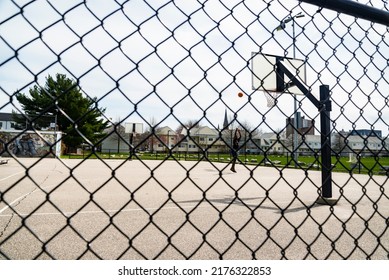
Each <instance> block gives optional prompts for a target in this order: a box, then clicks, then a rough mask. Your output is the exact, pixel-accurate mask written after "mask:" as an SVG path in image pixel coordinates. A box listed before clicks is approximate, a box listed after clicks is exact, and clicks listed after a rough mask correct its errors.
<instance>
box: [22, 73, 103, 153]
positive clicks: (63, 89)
mask: <svg viewBox="0 0 389 280" xmlns="http://www.w3.org/2000/svg"><path fill="white" fill-rule="evenodd" d="M16 99H17V100H18V101H19V103H20V104H21V106H22V109H23V111H24V115H25V118H18V117H16V114H14V119H15V121H16V122H17V123H19V124H20V125H25V124H26V123H27V124H28V127H27V128H26V129H32V128H33V129H41V128H42V127H48V125H47V123H48V121H50V122H53V120H54V119H55V120H56V125H57V127H58V130H60V131H62V132H64V136H63V143H64V144H65V145H66V146H67V148H69V149H71V150H74V149H75V148H77V147H78V146H80V145H81V144H82V143H84V142H86V143H88V144H92V145H95V144H96V143H97V142H98V141H99V140H100V139H101V138H102V137H103V136H104V132H103V131H104V129H106V128H107V126H108V121H106V120H104V118H103V114H104V112H105V108H104V109H102V108H98V106H97V105H98V104H97V102H96V98H90V97H89V96H87V97H84V96H83V94H82V92H81V90H80V88H79V87H78V84H77V83H76V82H75V81H73V80H71V79H69V78H67V77H66V75H63V74H57V75H56V77H55V79H54V78H53V77H51V76H50V75H49V76H48V77H47V78H46V84H45V86H44V87H41V86H38V85H35V86H34V87H33V88H30V89H29V95H26V94H24V93H21V92H17V93H16ZM26 120H27V121H26Z"/></svg>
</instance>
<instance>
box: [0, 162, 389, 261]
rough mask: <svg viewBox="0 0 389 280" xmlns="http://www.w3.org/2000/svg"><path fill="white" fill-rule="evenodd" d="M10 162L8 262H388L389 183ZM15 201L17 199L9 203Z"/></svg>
mask: <svg viewBox="0 0 389 280" xmlns="http://www.w3.org/2000/svg"><path fill="white" fill-rule="evenodd" d="M37 160H38V159H32V158H29V159H19V162H18V161H16V160H15V159H12V160H10V161H9V163H8V164H6V165H2V166H0V191H1V199H0V259H34V258H38V259H51V258H55V259H78V258H81V259H97V258H102V259H117V258H122V259H143V258H147V259H155V258H158V259H185V258H191V259H219V258H223V259H253V258H255V259H283V258H287V259H315V258H317V259H327V258H328V259H343V258H348V259H366V258H371V259H388V258H389V255H388V254H389V229H388V227H389V221H388V217H389V191H388V186H389V184H388V177H387V176H374V177H369V176H368V175H359V174H354V175H353V176H350V174H346V173H333V182H334V183H333V194H334V197H337V198H339V201H338V203H337V205H336V206H333V207H331V206H328V205H319V204H316V203H315V201H316V199H317V197H318V188H319V187H320V182H321V173H320V172H318V171H309V172H305V171H303V170H293V169H284V170H280V169H277V168H274V167H262V166H261V167H255V166H251V167H250V166H248V167H246V166H243V165H238V166H237V171H238V172H237V173H232V172H231V171H230V170H229V168H228V167H227V166H226V164H222V163H213V164H211V163H209V162H205V161H202V162H195V161H179V162H176V161H165V162H162V161H139V160H133V161H124V160H105V161H100V160H86V161H82V160H67V159H62V160H59V159H44V160H40V161H39V162H37ZM4 201H6V202H7V204H6V203H4Z"/></svg>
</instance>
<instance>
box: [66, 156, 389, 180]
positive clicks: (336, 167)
mask: <svg viewBox="0 0 389 280" xmlns="http://www.w3.org/2000/svg"><path fill="white" fill-rule="evenodd" d="M63 157H64V158H85V159H86V158H90V159H93V158H95V159H96V158H101V159H127V158H128V157H129V154H128V153H89V152H85V153H83V154H82V155H74V154H72V155H64V156H63ZM132 159H141V160H190V161H198V160H209V161H211V162H225V163H228V162H230V160H231V155H229V154H222V153H215V154H214V153H212V154H211V153H209V154H208V155H207V156H204V155H203V154H202V153H193V154H190V153H188V154H186V153H172V154H167V153H141V152H140V153H136V155H133V156H132ZM239 160H240V162H241V163H242V164H247V165H262V166H263V165H267V166H273V167H277V168H296V167H295V162H294V161H293V159H292V157H291V156H285V155H267V156H266V157H265V156H264V155H249V154H247V155H244V154H243V155H242V154H241V155H239ZM320 161H321V159H320V157H318V158H315V157H314V156H299V158H298V165H297V168H301V169H314V170H320V167H321V164H320ZM332 165H333V171H334V172H347V173H349V172H351V173H360V174H371V175H373V174H375V175H388V169H387V168H388V166H389V157H376V158H375V157H362V158H361V159H360V164H359V165H358V164H356V163H352V162H350V161H349V157H335V156H333V157H332ZM383 167H385V168H386V169H383ZM385 170H386V171H385Z"/></svg>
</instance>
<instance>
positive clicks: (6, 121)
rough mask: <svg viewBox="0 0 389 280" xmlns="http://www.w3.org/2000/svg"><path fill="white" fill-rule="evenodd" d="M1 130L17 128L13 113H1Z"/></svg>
mask: <svg viewBox="0 0 389 280" xmlns="http://www.w3.org/2000/svg"><path fill="white" fill-rule="evenodd" d="M0 130H8V131H9V130H17V126H16V122H15V121H14V120H13V114H12V113H0Z"/></svg>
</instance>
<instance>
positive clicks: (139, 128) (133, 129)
mask: <svg viewBox="0 0 389 280" xmlns="http://www.w3.org/2000/svg"><path fill="white" fill-rule="evenodd" d="M124 132H125V133H143V123H125V124H124Z"/></svg>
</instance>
